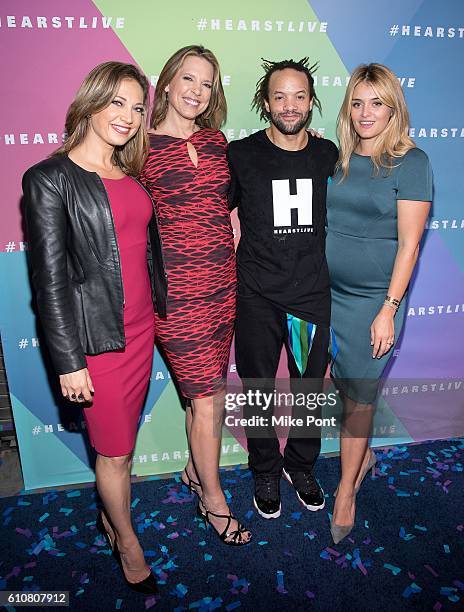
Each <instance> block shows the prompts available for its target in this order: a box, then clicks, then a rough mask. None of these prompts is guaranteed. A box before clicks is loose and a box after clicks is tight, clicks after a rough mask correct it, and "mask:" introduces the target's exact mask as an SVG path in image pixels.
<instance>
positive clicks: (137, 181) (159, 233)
mask: <svg viewBox="0 0 464 612" xmlns="http://www.w3.org/2000/svg"><path fill="white" fill-rule="evenodd" d="M132 178H133V179H134V181H135V182H136V183H137V184H138V185H140V187H141V188H142V189H143V190H144V191H145V193H146V194H147V196H148V197H149V198H150V201H151V205H152V207H153V212H154V218H155V225H156V229H157V230H158V238H159V241H160V245H161V261H162V262H163V269H164V276H165V278H167V277H168V275H167V272H166V262H165V261H164V253H163V239H162V238H161V232H160V230H159V225H158V217H157V213H156V207H155V201H154V200H153V198H152V195H151V193H150V192H149V191H148V189H147V188H146V187H145V185H143V184H142V183H141V182H140V181H139V180H138V179H136V178H135V177H132Z"/></svg>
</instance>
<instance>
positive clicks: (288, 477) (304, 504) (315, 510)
mask: <svg viewBox="0 0 464 612" xmlns="http://www.w3.org/2000/svg"><path fill="white" fill-rule="evenodd" d="M282 471H283V473H284V477H285V478H286V479H287V480H288V482H289V483H290V484H291V485H292V487H293V488H294V489H295V485H294V484H293V482H292V479H291V478H290V474H289V473H288V472H286V471H285V470H282ZM319 486H320V485H319ZM321 491H322V496H323V498H324V501H323V502H322V504H321V505H320V506H311V505H310V504H307V503H306V502H304V501H303V500H302V499H301V497H300V494H299V493H298V491H297V490H296V489H295V493H296V496H297V498H298V501H299V502H300V504H301V505H302V506H304V507H305V508H306V510H310V511H311V512H317V511H318V510H322V509H323V508H325V497H324V489H323V488H322V487H321Z"/></svg>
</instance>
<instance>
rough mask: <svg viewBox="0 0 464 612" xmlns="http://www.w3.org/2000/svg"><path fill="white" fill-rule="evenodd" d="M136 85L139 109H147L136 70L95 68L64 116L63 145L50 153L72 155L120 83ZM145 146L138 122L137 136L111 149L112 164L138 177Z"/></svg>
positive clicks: (112, 65)
mask: <svg viewBox="0 0 464 612" xmlns="http://www.w3.org/2000/svg"><path fill="white" fill-rule="evenodd" d="M124 79H131V80H134V81H136V82H137V83H138V84H139V85H140V87H141V88H142V91H143V105H144V106H145V108H146V106H147V101H148V92H149V88H150V86H149V83H148V81H147V78H146V77H145V76H144V75H143V74H142V73H141V72H140V70H139V69H138V68H137V67H136V66H133V65H132V64H124V63H122V62H105V63H104V64H99V65H98V66H96V67H95V68H94V69H93V70H92V71H91V72H90V73H89V74H88V75H87V76H86V77H85V79H84V81H83V83H82V85H81V86H80V87H79V90H78V92H77V94H76V97H75V98H74V100H73V102H72V103H71V106H70V107H69V108H68V112H67V113H66V123H65V126H66V132H67V134H68V137H67V139H66V142H65V143H64V144H63V145H62V146H61V147H60V148H59V149H58V150H57V151H55V152H54V153H53V155H63V154H67V153H69V151H72V149H74V148H75V147H77V145H79V144H80V143H81V142H82V141H83V140H84V139H85V137H86V136H87V132H88V129H89V119H90V116H91V115H93V114H95V113H98V112H100V111H101V110H103V109H104V108H106V107H107V106H109V105H110V104H111V101H112V100H113V98H114V97H115V95H116V94H117V92H118V89H119V85H120V83H121V81H122V80H124ZM148 150H149V144H148V136H147V130H146V125H145V122H144V121H143V120H142V125H141V126H140V128H139V130H138V131H137V134H136V135H135V136H134V137H133V138H131V139H130V140H129V141H128V142H126V144H125V145H123V146H121V147H115V149H114V153H113V159H112V161H113V163H114V164H115V165H117V166H119V167H120V168H121V170H122V171H123V172H125V173H126V174H130V175H132V176H137V175H138V174H140V172H141V170H142V167H143V164H144V162H145V159H146V156H147V154H148Z"/></svg>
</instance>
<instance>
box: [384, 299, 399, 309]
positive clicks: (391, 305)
mask: <svg viewBox="0 0 464 612" xmlns="http://www.w3.org/2000/svg"><path fill="white" fill-rule="evenodd" d="M383 304H384V306H389V307H390V308H393V310H394V311H395V312H396V311H397V310H398V306H396V305H395V304H393V303H392V302H389V301H388V300H385V301H384V303H383Z"/></svg>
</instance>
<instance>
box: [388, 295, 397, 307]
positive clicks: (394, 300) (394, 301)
mask: <svg viewBox="0 0 464 612" xmlns="http://www.w3.org/2000/svg"><path fill="white" fill-rule="evenodd" d="M385 301H386V302H389V303H391V304H394V305H395V306H396V307H397V308H398V307H399V305H400V301H399V300H397V299H396V298H394V297H390V296H389V295H386V296H385Z"/></svg>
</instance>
